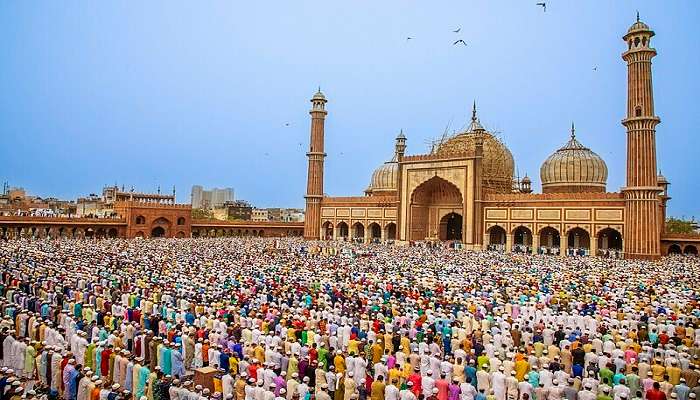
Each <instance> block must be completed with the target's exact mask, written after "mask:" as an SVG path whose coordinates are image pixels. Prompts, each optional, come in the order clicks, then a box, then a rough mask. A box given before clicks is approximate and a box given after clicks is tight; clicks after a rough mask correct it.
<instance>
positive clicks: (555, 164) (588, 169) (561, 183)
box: [540, 125, 608, 193]
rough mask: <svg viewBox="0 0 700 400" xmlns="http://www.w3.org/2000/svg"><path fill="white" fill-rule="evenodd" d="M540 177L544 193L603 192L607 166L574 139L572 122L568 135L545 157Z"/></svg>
mask: <svg viewBox="0 0 700 400" xmlns="http://www.w3.org/2000/svg"><path fill="white" fill-rule="evenodd" d="M540 178H541V179H542V191H543V192H544V193H571V192H605V184H606V182H607V180H608V167H607V166H606V165H605V161H603V159H602V158H600V156H599V155H597V154H596V153H594V152H593V151H591V150H590V149H589V148H588V147H586V146H584V145H582V144H581V143H580V142H579V141H578V140H576V135H575V130H574V126H573V125H572V126H571V138H570V139H569V141H568V142H566V144H565V145H564V146H563V147H561V148H560V149H559V150H557V151H556V152H554V154H552V155H551V156H549V158H547V160H545V162H544V163H543V164H542V167H541V168H540Z"/></svg>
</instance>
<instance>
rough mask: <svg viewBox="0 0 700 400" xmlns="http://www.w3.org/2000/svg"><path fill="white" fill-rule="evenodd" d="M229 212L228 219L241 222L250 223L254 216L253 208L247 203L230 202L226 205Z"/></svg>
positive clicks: (239, 201)
mask: <svg viewBox="0 0 700 400" xmlns="http://www.w3.org/2000/svg"><path fill="white" fill-rule="evenodd" d="M224 207H225V208H226V209H227V210H228V218H229V219H236V220H241V221H250V220H251V218H252V216H253V206H252V205H250V203H248V202H247V201H244V200H236V201H228V202H226V203H225V204H224Z"/></svg>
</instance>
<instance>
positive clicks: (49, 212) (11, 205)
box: [0, 183, 76, 216]
mask: <svg viewBox="0 0 700 400" xmlns="http://www.w3.org/2000/svg"><path fill="white" fill-rule="evenodd" d="M75 212H76V210H75V203H74V202H72V201H67V200H59V199H57V198H55V197H47V198H41V197H38V196H30V195H28V194H27V192H26V191H25V190H24V189H23V188H21V187H10V186H8V185H7V183H5V185H4V187H3V191H2V193H0V215H30V216H56V215H68V214H73V215H75Z"/></svg>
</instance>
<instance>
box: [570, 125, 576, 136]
mask: <svg viewBox="0 0 700 400" xmlns="http://www.w3.org/2000/svg"><path fill="white" fill-rule="evenodd" d="M571 139H576V128H575V127H574V121H571Z"/></svg>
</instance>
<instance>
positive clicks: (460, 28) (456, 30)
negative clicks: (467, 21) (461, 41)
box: [452, 27, 462, 33]
mask: <svg viewBox="0 0 700 400" xmlns="http://www.w3.org/2000/svg"><path fill="white" fill-rule="evenodd" d="M461 30H462V27H459V28H457V29H455V30H453V31H452V32H454V33H459V31H461Z"/></svg>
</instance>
